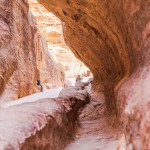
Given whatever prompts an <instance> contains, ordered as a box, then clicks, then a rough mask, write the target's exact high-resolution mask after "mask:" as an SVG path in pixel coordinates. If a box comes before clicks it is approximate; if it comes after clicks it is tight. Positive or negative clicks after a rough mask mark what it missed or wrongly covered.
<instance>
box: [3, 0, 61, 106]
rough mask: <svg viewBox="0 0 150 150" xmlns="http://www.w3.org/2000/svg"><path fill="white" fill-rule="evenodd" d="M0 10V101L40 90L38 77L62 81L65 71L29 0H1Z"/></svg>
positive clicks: (55, 82) (43, 81)
mask: <svg viewBox="0 0 150 150" xmlns="http://www.w3.org/2000/svg"><path fill="white" fill-rule="evenodd" d="M0 14H1V17H0V103H3V102H6V101H10V100H15V99H18V98H20V97H23V96H25V95H28V94H32V93H34V92H36V91H39V89H38V87H37V86H36V80H37V79H40V80H41V82H42V84H44V83H45V82H50V83H54V84H56V85H57V86H58V85H59V86H60V85H62V84H63V80H64V73H63V72H62V70H61V68H59V66H58V65H57V64H56V63H55V62H54V61H53V59H52V57H51V56H50V55H49V53H48V51H47V44H46V42H45V40H44V39H43V37H42V36H41V34H40V32H39V31H38V28H37V25H36V24H35V22H34V20H33V17H32V14H31V13H30V12H29V5H28V2H27V0H24V1H16V0H12V1H5V0H1V1H0Z"/></svg>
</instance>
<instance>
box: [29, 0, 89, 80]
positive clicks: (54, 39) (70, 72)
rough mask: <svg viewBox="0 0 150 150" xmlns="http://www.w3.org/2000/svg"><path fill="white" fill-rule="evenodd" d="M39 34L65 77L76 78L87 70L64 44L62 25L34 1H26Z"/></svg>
mask: <svg viewBox="0 0 150 150" xmlns="http://www.w3.org/2000/svg"><path fill="white" fill-rule="evenodd" d="M28 1H29V5H30V11H31V12H32V14H33V16H34V18H35V20H36V22H37V24H38V27H39V29H40V31H41V34H42V35H43V36H44V37H45V39H46V41H47V43H48V50H49V52H50V53H51V55H52V57H53V58H54V60H55V61H56V62H57V63H60V64H61V65H62V67H63V70H64V72H65V75H66V78H67V77H76V76H77V75H78V74H82V73H84V72H86V71H87V70H89V69H88V68H87V67H86V66H85V65H84V64H83V63H82V62H81V61H80V60H78V59H77V58H76V57H75V56H74V55H73V53H72V52H71V50H70V49H69V47H68V46H67V45H66V43H65V42H64V37H63V33H62V23H61V20H60V19H58V18H57V17H56V16H55V15H54V14H52V13H51V12H49V11H48V10H47V9H45V7H44V6H43V5H41V4H39V3H38V2H37V1H36V0H28Z"/></svg>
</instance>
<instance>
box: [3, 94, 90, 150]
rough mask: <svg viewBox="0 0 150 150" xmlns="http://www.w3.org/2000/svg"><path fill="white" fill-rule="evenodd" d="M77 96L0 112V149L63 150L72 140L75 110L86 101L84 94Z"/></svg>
mask: <svg viewBox="0 0 150 150" xmlns="http://www.w3.org/2000/svg"><path fill="white" fill-rule="evenodd" d="M78 95H81V98H80V96H78V98H77V97H67V98H65V99H63V98H55V99H50V98H47V99H40V100H38V101H36V102H30V103H24V104H20V105H16V106H11V107H8V108H1V109H0V118H1V122H0V139H1V140H0V149H2V150H4V149H10V150H13V149H15V150H17V149H21V150H27V149H28V150H33V149H39V150H61V149H64V147H65V146H66V144H67V143H68V142H69V141H70V140H71V139H73V137H74V131H75V126H76V119H77V112H78V110H79V109H80V108H81V107H83V106H84V105H85V104H86V103H87V102H88V101H89V97H88V95H87V94H86V93H81V92H80V93H78ZM83 95H84V99H83ZM8 116H9V117H8Z"/></svg>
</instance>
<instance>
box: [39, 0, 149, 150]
mask: <svg viewBox="0 0 150 150" xmlns="http://www.w3.org/2000/svg"><path fill="white" fill-rule="evenodd" d="M38 1H39V2H40V3H41V4H43V5H44V6H45V7H46V8H47V9H48V10H49V11H52V12H53V13H54V14H55V15H57V16H58V17H59V18H60V19H61V20H62V21H63V22H64V23H63V29H64V36H65V41H66V43H67V44H68V46H69V47H70V48H71V50H72V51H73V53H74V54H75V55H76V57H77V58H79V59H80V60H82V61H83V62H84V63H85V64H86V65H87V66H88V67H89V68H90V70H91V71H92V73H93V75H94V84H93V90H94V91H97V92H102V93H103V94H104V96H105V101H106V104H107V110H108V111H109V112H111V113H112V112H113V110H115V112H117V115H118V118H119V119H120V121H121V124H122V125H123V127H122V129H123V132H124V133H125V137H126V143H127V149H130V150H131V149H137V150H140V149H143V150H147V149H150V145H149V142H148V140H149V136H150V135H149V134H148V133H149V131H150V127H149V121H150V120H149V118H150V117H149V116H150V112H149V110H150V100H149V96H150V94H149V90H148V89H149V88H148V87H149V83H150V79H149V76H150V71H149V70H150V63H149V59H150V1H149V0H144V1H143V0H136V1H135V0H133V1H130V0H120V1H117V0H112V1H110V0H105V1H104V0H84V1H83V0H59V1H56V0H51V1H49V0H38ZM123 83H124V84H123Z"/></svg>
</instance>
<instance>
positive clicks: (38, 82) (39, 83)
mask: <svg viewBox="0 0 150 150" xmlns="http://www.w3.org/2000/svg"><path fill="white" fill-rule="evenodd" d="M36 84H37V86H40V88H41V92H43V86H42V85H41V81H40V80H36Z"/></svg>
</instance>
